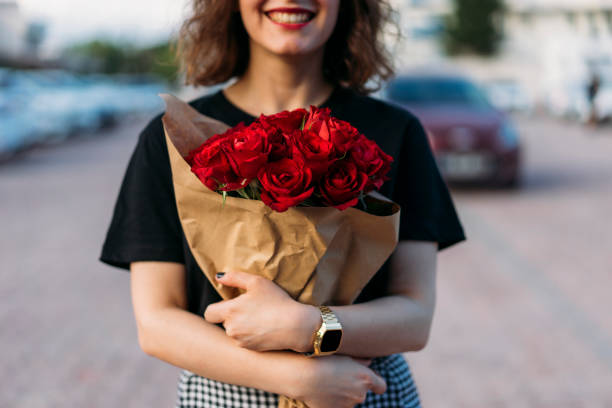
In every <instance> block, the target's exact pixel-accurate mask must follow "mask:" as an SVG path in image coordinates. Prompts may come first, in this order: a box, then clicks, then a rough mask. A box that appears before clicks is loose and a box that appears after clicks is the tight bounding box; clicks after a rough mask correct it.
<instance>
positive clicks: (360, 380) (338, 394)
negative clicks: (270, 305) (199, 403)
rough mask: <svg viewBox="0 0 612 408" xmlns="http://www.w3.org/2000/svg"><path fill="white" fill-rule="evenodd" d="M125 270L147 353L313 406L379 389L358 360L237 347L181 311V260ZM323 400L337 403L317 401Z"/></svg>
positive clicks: (380, 385)
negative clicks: (312, 357) (129, 272)
mask: <svg viewBox="0 0 612 408" xmlns="http://www.w3.org/2000/svg"><path fill="white" fill-rule="evenodd" d="M130 270H131V291H132V301H133V307H134V314H135V318H136V324H137V328H138V339H139V343H140V346H141V348H142V349H143V351H144V352H145V353H147V354H148V355H151V356H154V357H156V358H159V359H160V360H163V361H166V362H168V363H170V364H173V365H175V366H178V367H182V368H185V369H187V370H189V371H191V372H193V373H196V374H198V375H201V376H204V377H207V378H211V379H214V380H217V381H222V382H227V383H232V384H238V385H243V386H247V387H254V388H259V389H263V390H266V391H269V392H273V393H277V394H282V395H287V396H289V397H292V398H297V399H300V400H305V401H311V405H312V406H313V407H328V406H329V407H333V406H345V404H347V402H346V401H349V402H350V401H352V400H355V401H359V400H360V399H361V398H362V397H363V398H365V393H366V392H367V390H368V389H372V390H373V391H374V392H377V393H382V392H384V391H385V387H386V386H385V383H384V381H383V380H382V379H381V378H380V377H379V376H378V375H376V374H375V373H374V372H373V371H372V370H370V369H369V368H367V366H366V365H367V364H365V365H364V362H363V361H359V362H358V361H355V360H354V359H351V358H349V357H346V356H330V357H338V358H335V359H331V358H322V359H316V360H315V359H309V358H306V357H304V356H302V355H300V354H297V353H294V352H290V351H274V352H266V353H261V352H257V351H252V350H249V349H246V348H242V347H240V346H239V345H237V344H236V342H235V341H234V340H232V339H231V338H230V337H228V336H226V334H225V333H224V331H223V330H222V329H221V328H219V327H217V326H215V325H213V324H210V323H208V322H206V321H205V320H204V319H202V318H201V317H200V316H197V315H194V314H192V313H190V312H188V311H186V310H185V308H186V305H187V302H186V297H185V278H184V276H185V269H184V266H183V265H181V264H176V263H166V262H135V263H132V264H131V267H130ZM319 399H320V400H319ZM326 400H328V401H336V402H337V403H338V405H328V404H327V403H325V404H321V403H320V402H321V401H326ZM340 401H344V402H340ZM318 402H319V403H318ZM347 406H348V405H347Z"/></svg>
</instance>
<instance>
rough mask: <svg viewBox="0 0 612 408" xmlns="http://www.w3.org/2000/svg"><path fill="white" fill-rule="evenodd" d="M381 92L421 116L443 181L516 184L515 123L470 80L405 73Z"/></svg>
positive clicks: (516, 151) (518, 152)
mask: <svg viewBox="0 0 612 408" xmlns="http://www.w3.org/2000/svg"><path fill="white" fill-rule="evenodd" d="M383 95H384V98H385V99H387V100H388V101H390V102H392V103H395V104H398V105H400V106H402V107H403V108H405V109H408V110H409V111H411V112H412V113H413V114H415V115H416V116H417V117H418V118H419V119H420V120H421V122H422V123H423V125H424V127H425V128H426V130H427V132H428V136H429V141H430V143H431V147H432V150H433V152H434V155H435V157H436V160H437V162H438V166H439V168H440V171H441V173H442V175H443V176H444V178H445V179H446V180H447V181H448V182H485V183H491V182H493V183H495V184H498V185H503V186H516V185H517V184H518V182H519V178H520V156H521V146H520V141H519V135H518V132H517V130H516V127H515V126H514V124H513V123H512V121H511V119H510V118H509V117H508V116H507V115H506V114H505V113H503V112H502V111H500V110H498V109H497V108H495V107H493V105H492V104H491V103H490V102H489V100H488V99H487V97H486V95H485V93H484V92H483V91H482V90H481V89H480V88H479V87H478V86H477V85H476V84H475V83H473V82H472V81H470V80H469V79H467V78H464V77H460V76H455V75H449V74H406V75H402V76H398V77H396V78H395V79H393V80H391V81H390V82H389V83H388V84H387V85H386V86H385V88H384V91H383Z"/></svg>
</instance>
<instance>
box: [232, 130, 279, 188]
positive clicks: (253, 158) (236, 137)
mask: <svg viewBox="0 0 612 408" xmlns="http://www.w3.org/2000/svg"><path fill="white" fill-rule="evenodd" d="M222 146H223V149H224V150H225V152H226V154H227V157H228V159H229V161H230V164H231V165H232V169H233V170H234V173H235V174H236V175H238V176H240V177H242V178H245V179H247V181H246V184H248V183H250V182H251V180H253V179H254V178H255V177H257V173H259V170H260V169H261V168H262V166H263V165H264V164H265V163H266V162H267V161H268V154H269V153H270V147H269V145H268V133H267V131H266V130H265V129H264V128H263V127H262V126H261V125H259V124H258V123H256V122H255V123H253V124H251V125H250V126H248V127H246V128H242V129H239V130H237V131H234V132H232V133H231V137H230V138H229V139H228V140H227V142H226V143H223V144H222Z"/></svg>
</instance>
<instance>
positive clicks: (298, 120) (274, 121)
mask: <svg viewBox="0 0 612 408" xmlns="http://www.w3.org/2000/svg"><path fill="white" fill-rule="evenodd" d="M306 115H308V112H306V110H304V109H294V110H292V111H282V112H279V113H276V114H274V115H269V116H265V115H261V116H260V117H259V119H258V120H259V121H260V122H261V123H264V124H267V125H271V126H275V127H277V128H279V129H280V130H282V131H283V132H291V131H292V130H296V129H301V126H302V123H303V122H304V119H305V117H306Z"/></svg>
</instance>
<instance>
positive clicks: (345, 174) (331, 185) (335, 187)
mask: <svg viewBox="0 0 612 408" xmlns="http://www.w3.org/2000/svg"><path fill="white" fill-rule="evenodd" d="M367 182H368V176H367V175H366V174H365V173H364V172H362V171H360V170H359V169H358V168H357V166H356V165H355V163H353V162H351V161H348V160H338V161H337V162H335V163H334V164H333V165H332V167H331V168H330V169H329V171H328V172H327V174H325V176H323V178H322V179H321V181H320V182H319V193H320V194H321V196H322V197H323V201H324V202H325V204H327V205H329V206H332V207H336V208H337V209H339V210H345V209H347V208H349V207H352V206H354V205H356V204H357V202H358V201H359V193H360V192H361V191H362V190H363V189H364V187H365V186H366V184H367Z"/></svg>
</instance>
